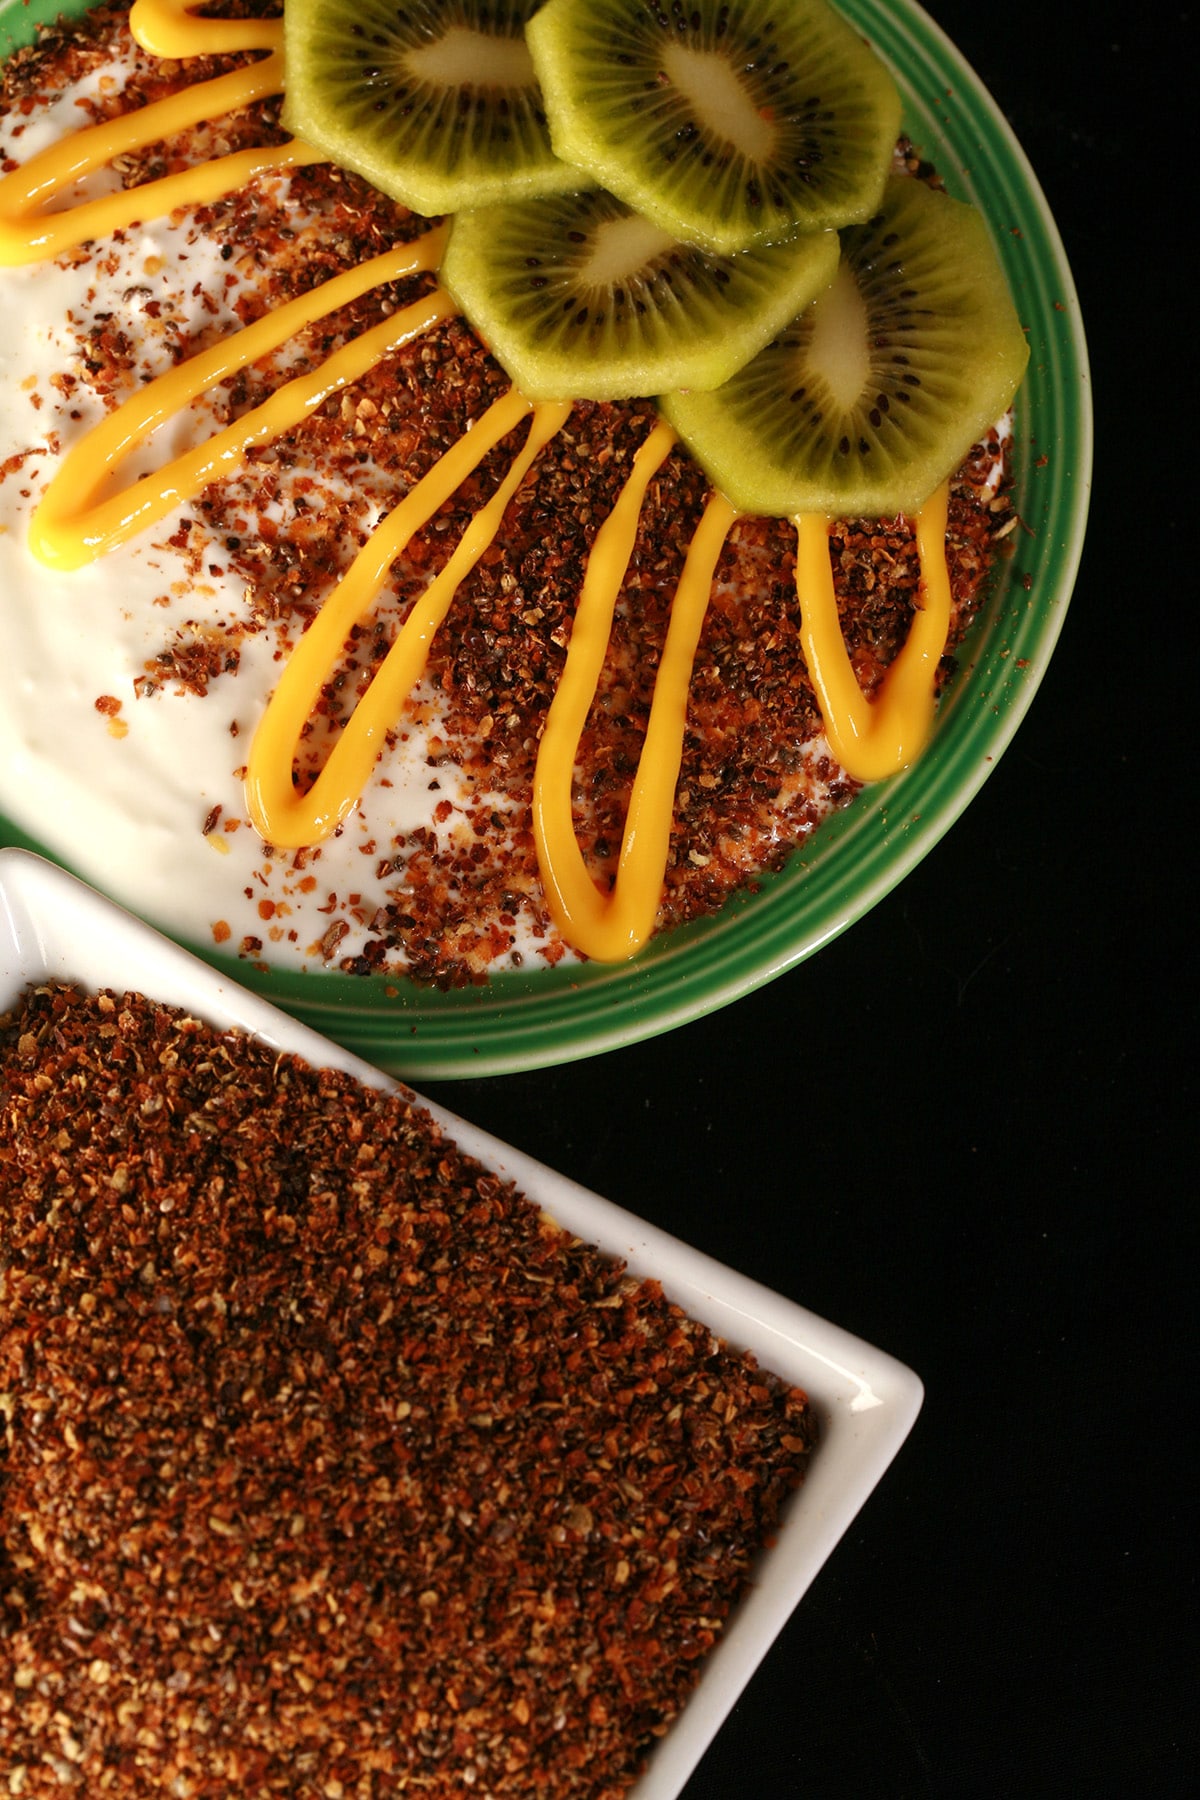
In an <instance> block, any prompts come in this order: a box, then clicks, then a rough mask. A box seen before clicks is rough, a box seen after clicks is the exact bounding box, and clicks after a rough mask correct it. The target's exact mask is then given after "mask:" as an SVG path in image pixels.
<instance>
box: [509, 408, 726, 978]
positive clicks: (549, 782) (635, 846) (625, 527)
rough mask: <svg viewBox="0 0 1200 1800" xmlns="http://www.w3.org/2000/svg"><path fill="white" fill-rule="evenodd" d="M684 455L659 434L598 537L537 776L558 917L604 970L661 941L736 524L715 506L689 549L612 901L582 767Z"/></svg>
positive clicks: (660, 429)
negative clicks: (601, 881) (668, 485)
mask: <svg viewBox="0 0 1200 1800" xmlns="http://www.w3.org/2000/svg"><path fill="white" fill-rule="evenodd" d="M674 445H675V435H674V433H673V432H672V431H671V429H670V427H669V426H668V425H666V424H663V423H660V424H659V425H657V426H656V427H655V429H654V430H653V431H652V432H651V434H650V436H649V437H648V438H647V439H646V441H645V442H644V443H643V444H642V445H641V447H640V449H639V450H638V453H637V456H636V457H635V459H634V466H633V470H632V472H631V473H630V476H629V479H628V480H627V481H626V483H625V486H624V487H623V488H622V490H621V493H620V494H619V496H618V498H617V503H616V505H615V506H614V507H613V510H612V512H611V513H610V514H609V515H608V517H607V518H606V519H605V521H604V523H603V524H602V525H601V527H600V529H599V531H598V532H597V534H596V540H595V543H594V545H593V547H592V553H591V555H590V557H589V558H588V563H587V568H586V570H585V573H584V579H583V590H582V592H581V594H580V597H579V603H578V606H577V608H576V612H575V619H574V623H573V624H572V626H571V637H570V642H569V644H568V647H567V662H566V667H565V669H564V670H563V674H562V677H561V679H560V681H559V684H558V687H557V689H556V691H555V694H554V698H553V700H552V701H551V703H550V711H549V714H548V716H547V719H546V727H545V730H544V731H543V733H542V741H541V743H540V745H539V746H538V759H537V767H536V770H535V772H534V780H533V832H534V839H535V841H536V844H537V853H538V863H539V865H540V868H541V874H542V882H543V885H544V887H545V890H546V900H547V904H548V905H549V908H550V913H551V916H552V918H553V919H554V922H555V924H556V925H557V926H558V928H559V930H560V931H561V932H562V933H563V935H564V937H566V938H567V939H568V941H569V942H570V943H572V944H573V945H574V946H575V948H576V949H577V950H581V951H583V953H584V955H585V956H591V957H594V958H596V959H597V960H598V961H601V962H616V961H619V960H620V959H621V958H623V957H628V956H632V955H633V954H634V952H635V951H636V950H638V949H640V948H641V946H642V945H643V944H644V943H645V942H646V939H647V938H648V937H649V936H650V934H651V932H652V931H653V929H654V921H655V918H656V916H657V913H658V908H659V902H660V900H661V898H662V887H663V872H664V870H665V869H666V866H667V852H668V849H669V847H670V837H671V822H672V818H673V816H674V810H675V787H676V783H677V782H678V780H679V765H680V762H681V760H682V757H683V733H684V727H685V725H686V722H687V700H688V688H689V686H690V684H691V676H692V663H693V661H694V660H695V655H696V646H697V644H698V642H699V639H700V630H701V627H702V626H703V624H704V615H705V613H706V612H707V610H708V600H709V595H710V593H711V591H712V581H713V572H714V570H715V568H716V562H717V558H718V556H719V555H720V553H721V547H722V545H723V544H724V542H725V539H726V536H727V535H728V532H729V528H730V526H731V525H732V523H733V521H734V519H735V517H736V514H735V512H734V510H733V508H732V506H730V504H729V502H728V501H727V500H726V499H725V498H724V497H723V496H721V495H716V494H714V495H713V496H712V497H711V498H710V499H709V501H708V504H707V506H706V507H705V510H704V513H703V515H702V516H701V520H700V524H699V525H698V527H697V529H696V532H695V535H694V537H693V538H692V541H691V544H690V546H689V548H688V553H687V558H686V561H685V563H684V568H683V574H682V575H681V576H680V580H679V586H678V587H677V589H676V590H675V600H674V603H673V605H672V607H671V617H670V622H669V624H668V627H667V638H666V643H665V644H664V646H663V653H662V658H661V660H660V662H659V666H658V672H657V675H656V677H655V682H654V695H653V699H652V701H651V706H650V718H649V720H648V722H647V725H646V736H645V739H644V741H643V744H642V753H641V756H640V757H639V758H638V767H637V774H636V776H635V778H634V783H633V790H632V792H631V794H630V798H629V806H628V810H627V812H626V815H625V832H624V835H623V837H622V840H621V854H620V857H619V859H618V863H617V877H616V881H615V884H614V886H613V889H612V892H611V893H610V894H602V893H601V892H600V890H599V888H598V887H597V886H596V884H595V882H594V881H593V879H592V876H591V875H590V873H589V872H588V868H587V865H586V863H585V862H584V860H583V855H582V853H581V851H580V849H579V842H578V839H577V837H576V835H575V826H574V822H573V819H572V816H571V784H572V777H573V774H574V767H575V756H576V752H577V750H578V747H579V739H580V735H581V733H582V731H583V727H584V724H585V723H586V720H587V715H588V711H589V708H590V707H591V704H592V701H593V699H594V698H595V693H596V684H597V682H598V680H599V677H600V670H601V667H602V665H603V662H604V656H605V652H606V651H607V648H608V641H609V637H610V635H611V632H612V620H613V609H614V606H615V603H616V597H617V592H618V589H619V587H620V584H621V581H622V580H623V578H624V575H625V571H626V568H627V567H628V564H629V558H630V555H631V554H632V551H633V543H634V538H635V536H636V534H637V526H638V518H639V516H640V512H641V507H642V503H643V501H644V499H645V494H646V490H647V488H648V487H649V485H650V482H651V480H652V479H653V477H654V475H655V474H656V473H657V471H658V470H659V468H660V467H661V466H662V464H663V462H664V461H665V460H666V458H667V456H668V455H669V454H670V452H671V450H672V449H673V448H674Z"/></svg>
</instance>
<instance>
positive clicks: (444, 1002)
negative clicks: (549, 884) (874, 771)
mask: <svg viewBox="0 0 1200 1800" xmlns="http://www.w3.org/2000/svg"><path fill="white" fill-rule="evenodd" d="M839 3H840V6H841V10H842V11H843V12H844V13H845V14H846V16H847V17H848V18H849V19H850V20H851V21H852V22H853V23H854V24H855V25H856V26H858V27H859V29H860V30H862V32H863V33H864V34H865V35H866V36H867V37H869V38H870V39H871V41H872V42H873V43H874V44H875V46H876V48H877V49H878V50H879V52H880V53H881V54H882V55H883V56H884V58H885V59H886V60H887V61H888V63H889V64H890V65H891V67H892V69H893V72H894V73H895V75H896V78H897V80H898V82H899V84H900V87H901V90H902V93H903V95H904V103H905V115H904V122H905V129H906V130H907V131H908V133H909V135H910V136H911V137H912V138H913V140H914V141H915V142H916V144H917V145H918V146H919V147H920V149H921V151H922V152H923V154H925V155H926V156H927V157H929V158H930V160H931V161H933V162H935V163H936V165H937V167H938V169H939V171H940V173H941V174H942V175H943V177H944V179H945V181H946V185H947V186H948V188H949V189H950V191H951V192H952V193H954V194H956V195H957V196H958V197H959V198H961V199H966V200H970V201H972V202H973V203H974V204H976V205H977V206H978V207H979V208H980V210H981V211H982V212H983V213H984V215H985V217H986V218H987V219H988V222H989V224H990V226H991V228H992V232H993V236H994V238H995V241H996V246H997V250H998V252H999V255H1000V258H1001V261H1002V263H1003V266H1004V269H1005V272H1006V274H1007V277H1008V280H1009V282H1010V285H1011V287H1012V291H1013V294H1014V295H1015V297H1016V302H1017V307H1018V310H1019V312H1020V314H1021V317H1022V321H1023V323H1024V324H1025V326H1026V327H1027V330H1028V334H1029V341H1030V346H1031V352H1032V354H1031V359H1030V366H1029V371H1028V374H1027V376H1026V379H1025V383H1024V386H1023V388H1022V390H1021V394H1020V395H1019V397H1018V412H1017V426H1016V440H1015V444H1014V465H1015V469H1016V490H1015V499H1016V504H1017V508H1018V511H1019V513H1020V515H1021V518H1022V521H1023V524H1024V527H1025V529H1024V530H1022V531H1020V532H1017V533H1014V534H1013V540H1012V542H1013V554H1012V556H1011V558H1010V560H1008V561H1006V562H1005V563H1004V564H1003V566H1002V569H1001V570H1000V572H999V577H998V579H997V581H996V583H995V585H994V587H993V589H992V592H991V597H990V600H989V603H988V605H987V607H986V608H985V610H984V611H983V613H982V614H981V616H980V618H979V620H978V621H977V623H976V625H975V627H974V628H973V630H972V632H971V634H970V636H969V637H968V639H967V640H966V643H965V644H964V645H963V647H962V649H961V652H960V657H959V661H960V669H959V674H958V676H957V678H956V680H955V682H954V684H953V686H952V687H951V689H950V691H949V692H948V694H947V695H946V696H945V698H944V699H943V701H942V704H941V707H940V710H939V715H938V721H937V728H936V731H935V735H934V738H933V741H932V743H931V744H930V746H929V748H928V750H927V751H926V753H925V755H924V756H923V757H922V758H921V760H920V761H919V762H918V763H917V764H916V765H915V766H914V767H913V768H911V769H908V770H906V771H905V772H904V773H903V774H901V775H898V776H896V777H894V778H892V779H891V780H889V781H885V782H880V783H878V784H877V785H875V786H874V787H871V788H868V789H866V790H865V791H864V792H863V793H862V794H861V795H860V796H859V797H858V799H856V800H855V801H854V803H853V804H852V805H851V806H850V807H849V808H847V809H846V810H845V811H844V812H842V813H840V814H838V815H837V816H836V817H834V818H833V819H831V820H829V821H828V822H827V823H826V824H825V825H823V826H822V828H821V830H820V831H819V832H818V833H817V834H816V836H815V838H814V839H813V841H812V842H811V843H810V844H809V845H808V846H807V847H806V848H805V849H804V851H803V852H799V853H797V854H796V855H795V856H794V857H793V858H792V860H791V862H790V863H789V864H788V866H787V868H786V869H784V870H783V871H781V872H780V873H778V874H775V875H771V876H768V877H765V878H764V879H763V881H762V883H761V886H760V887H759V889H758V890H757V891H756V892H755V893H753V894H750V893H746V894H742V895H738V896H737V897H735V898H734V899H733V900H732V901H730V902H729V904H728V905H727V906H726V907H725V908H724V909H723V910H722V911H721V912H720V913H719V914H717V915H715V916H714V917H713V918H711V919H704V920H700V921H697V922H696V923H694V924H692V925H688V926H684V927H682V928H681V929H679V930H677V931H673V932H671V933H669V934H666V935H664V936H663V937H661V938H659V939H656V940H655V941H653V942H652V943H651V944H650V945H649V946H648V947H647V949H646V950H645V951H643V952H642V954H641V955H640V956H638V957H637V958H636V959H635V960H634V961H632V962H630V963H624V964H620V965H615V966H610V965H601V964H585V965H575V966H571V967H563V966H561V965H560V966H559V967H558V968H556V969H541V970H536V971H529V972H525V971H522V972H511V973H505V974H501V975H497V976H496V977H494V978H493V980H492V981H491V982H490V983H489V984H488V985H487V986H486V987H479V988H465V989H459V990H455V991H453V992H449V993H442V992H436V991H431V990H428V989H424V988H417V987H413V986H410V985H408V984H406V983H404V982H403V981H402V980H397V979H395V978H393V979H390V980H389V979H384V978H382V977H365V978H360V977H351V976H344V975H337V974H326V973H315V972H314V973H303V974H300V973H292V972H286V971H283V972H280V971H272V972H269V973H266V974H263V973H261V972H260V971H258V970H256V969H255V968H253V967H252V966H251V965H249V964H247V963H244V962H241V961H236V960H235V959H230V958H222V957H220V956H219V955H218V954H216V953H215V952H213V951H212V950H211V949H205V948H203V947H199V946H197V948H199V949H200V953H201V954H202V955H203V956H204V957H205V959H206V960H207V961H209V962H211V963H213V964H215V965H216V966H218V967H221V966H224V967H225V968H226V969H227V970H228V971H229V972H230V973H231V974H235V975H236V978H237V979H238V980H239V981H240V982H241V983H242V984H243V985H245V986H248V987H250V988H251V989H253V990H254V991H256V992H258V993H260V994H262V995H263V996H265V997H266V998H268V999H270V1000H272V1001H274V1002H275V1004H277V1005H279V1006H281V1007H283V1008H285V1009H286V1010H287V1011H289V1012H291V1013H293V1014H295V1015H297V1016H298V1017H300V1018H301V1019H303V1020H304V1021H305V1022H306V1023H308V1024H310V1025H312V1026H314V1027H315V1028H316V1029H317V1030H319V1031H321V1032H323V1033H324V1034H325V1035H326V1036H328V1037H331V1038H334V1039H335V1040H336V1041H337V1042H339V1043H341V1044H343V1045H345V1046H346V1047H347V1048H348V1049H350V1050H352V1051H353V1052H354V1053H356V1054H357V1055H359V1056H362V1057H364V1058H365V1059H366V1060H367V1061H369V1062H372V1063H374V1064H376V1065H377V1066H379V1067H381V1068H384V1069H387V1070H389V1071H392V1072H394V1073H397V1074H402V1075H404V1076H406V1077H408V1078H412V1079H418V1080H433V1079H448V1078H455V1077H461V1076H468V1075H485V1074H490V1075H497V1074H504V1073H509V1072H512V1071H516V1070H520V1069H533V1068H539V1067H544V1066H547V1065H549V1064H552V1063H557V1062H566V1061H570V1060H572V1059H574V1058H578V1057H584V1056H591V1055H594V1054H596V1053H598V1052H600V1051H604V1050H608V1049H612V1048H615V1047H617V1046H619V1045H621V1044H628V1043H632V1042H636V1041H638V1040H640V1039H643V1038H648V1037H652V1036H654V1035H656V1034H658V1033H661V1032H665V1031H669V1030H671V1029H673V1028H674V1027H675V1026H678V1025H682V1024H684V1023H686V1022H687V1021H688V1020H690V1019H694V1018H697V1017H699V1016H700V1015H702V1014H704V1013H708V1012H711V1011H713V1010H715V1009H716V1008H717V1007H720V1006H724V1005H727V1004H728V1003H730V1002H731V1001H733V1000H736V999H738V998H739V997H740V996H741V995H743V994H746V993H748V992H750V991H751V990H752V989H753V988H755V987H758V986H761V985H762V984H763V983H765V982H767V981H769V980H771V979H772V978H773V977H775V976H776V975H779V974H781V973H782V972H783V971H784V970H785V969H788V968H791V967H792V966H793V965H795V964H796V963H798V962H801V961H802V960H803V959H804V958H805V957H808V956H811V955H812V954H813V953H814V952H815V951H817V950H819V949H820V948H821V947H822V945H824V944H826V943H827V942H829V940H830V939H831V938H834V937H836V936H837V935H838V934H839V933H840V932H842V931H844V930H845V929H846V927H847V926H848V925H851V924H853V922H854V921H855V920H856V919H859V918H861V917H862V915H863V914H864V913H865V912H867V911H868V910H869V909H870V908H871V907H872V906H874V905H875V904H876V902H877V901H879V900H881V899H882V898H883V897H884V895H885V894H887V893H888V892H890V890H891V889H892V888H893V887H895V886H896V884H897V883H898V882H899V881H901V880H902V879H903V877H904V876H905V875H906V874H907V873H908V872H909V870H910V869H912V868H913V867H914V866H915V865H916V864H917V863H918V862H919V861H920V860H921V858H922V857H923V856H924V855H926V854H927V852H928V851H929V850H931V849H932V847H933V846H934V845H935V844H936V843H937V842H938V840H939V839H940V838H941V837H942V835H943V834H944V833H945V832H946V831H947V830H948V829H949V827H950V826H951V825H952V824H953V823H954V821H955V819H957V818H958V816H959V815H960V814H961V813H962V812H963V811H964V809H965V808H966V806H967V805H968V804H969V802H970V801H971V799H972V798H973V796H974V795H975V794H976V793H977V792H978V790H979V788H980V787H981V786H982V784H983V782H984V780H985V779H986V777H987V776H988V774H990V772H991V770H992V769H993V768H994V767H995V765H996V762H997V761H998V759H999V757H1000V755H1001V754H1002V752H1003V751H1004V749H1005V748H1006V746H1007V745H1008V743H1009V741H1010V740H1011V738H1012V736H1013V734H1014V732H1015V731H1016V729H1017V727H1018V725H1019V724H1020V722H1021V720H1022V718H1023V717H1024V715H1025V712H1026V709H1027V708H1028V706H1029V704H1030V702H1031V701H1032V699H1033V696H1034V694H1035V692H1036V690H1037V687H1038V684H1039V682H1040V680H1041V678H1042V675H1043V674H1044V672H1045V669H1046V667H1047V664H1048V662H1049V659H1050V656H1051V654H1052V652H1053V649H1054V646H1055V643H1056V642H1057V639H1058V634H1059V631H1060V629H1061V626H1062V622H1063V619H1064V616H1065V613H1066V608H1067V604H1068V601H1069V599H1070V595H1071V590H1072V587H1073V584H1074V580H1075V575H1076V570H1077V568H1078V563H1079V558H1080V554H1081V551H1082V546H1083V538H1084V531H1085V526H1086V519H1087V506H1088V497H1089V488H1090V476H1091V458H1092V417H1091V395H1090V388H1089V383H1088V370H1087V353H1086V347H1085V342H1084V335H1083V328H1082V324H1081V321H1080V317H1079V308H1078V302H1077V299H1076V295H1075V287H1074V282H1073V280H1072V277H1071V272H1070V269H1069V267H1068V265H1067V261H1066V257H1065V254H1064V251H1063V247H1062V243H1061V240H1060V238H1059V234H1058V231H1057V229H1056V227H1055V224H1054V220H1053V218H1052V217H1051V215H1050V212H1049V209H1048V207H1047V205H1046V201H1045V198H1044V196H1043V194H1042V192H1041V188H1040V186H1039V184H1038V181H1037V178H1036V176H1035V175H1034V173H1033V171H1032V169H1031V168H1030V166H1029V164H1028V162H1027V160H1026V158H1025V156H1024V153H1023V152H1022V150H1021V148H1020V146H1019V144H1018V143H1017V142H1016V140H1015V138H1014V137H1013V134H1012V132H1011V131H1010V129H1009V127H1008V125H1007V123H1006V122H1005V120H1004V119H1003V117H1002V116H1001V114H1000V112H999V111H998V109H997V107H996V105H995V103H994V102H993V100H992V99H991V97H990V95H989V94H988V93H987V91H986V90H985V89H984V88H983V86H982V85H981V84H980V82H979V80H978V79H977V77H976V76H975V75H974V74H973V73H972V71H971V69H970V68H969V67H968V65H967V64H966V63H965V62H964V61H963V59H962V58H961V56H960V55H959V54H958V52H957V51H956V50H955V49H954V47H953V45H952V44H951V43H950V41H949V40H948V39H947V38H946V36H945V34H944V33H943V32H942V31H941V30H940V28H939V27H938V26H937V25H936V24H934V22H933V21H932V20H931V19H930V18H929V17H928V15H927V14H926V13H925V12H923V11H922V9H921V8H920V7H918V6H916V5H914V4H912V3H911V0H839ZM83 10H85V8H84V6H83V5H82V4H80V0H73V3H72V0H67V3H66V4H65V5H64V4H62V3H61V0H31V3H30V4H21V3H20V0H0V53H3V54H7V52H8V51H9V50H10V49H11V48H13V47H14V46H15V45H16V44H18V43H21V42H24V41H27V40H28V38H29V37H30V36H31V34H32V32H33V29H34V27H35V25H36V24H37V23H38V22H40V21H44V20H48V19H51V18H53V17H54V16H56V15H57V14H59V13H60V12H63V11H66V12H69V13H70V12H81V11H83ZM0 843H12V844H23V845H26V846H31V847H33V848H42V847H41V846H39V845H36V844H33V845H31V840H30V839H29V838H28V837H27V836H25V835H24V834H22V833H21V832H19V831H18V830H17V829H16V828H15V827H14V826H13V825H12V824H11V823H10V822H9V821H8V820H7V819H5V818H4V817H3V815H0Z"/></svg>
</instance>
